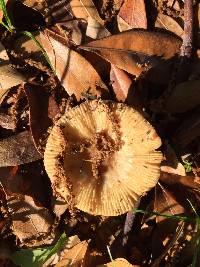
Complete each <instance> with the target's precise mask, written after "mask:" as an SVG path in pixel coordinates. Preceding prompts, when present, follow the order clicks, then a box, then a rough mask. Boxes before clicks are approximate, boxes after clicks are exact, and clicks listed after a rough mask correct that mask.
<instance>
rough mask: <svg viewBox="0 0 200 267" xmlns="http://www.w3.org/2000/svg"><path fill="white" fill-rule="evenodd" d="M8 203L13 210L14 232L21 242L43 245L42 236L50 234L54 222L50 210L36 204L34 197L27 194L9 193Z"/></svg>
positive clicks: (30, 244) (50, 239) (50, 240)
mask: <svg viewBox="0 0 200 267" xmlns="http://www.w3.org/2000/svg"><path fill="white" fill-rule="evenodd" d="M7 205H8V208H9V210H10V211H11V220H12V230H13V233H14V234H15V235H16V236H17V238H18V239H19V240H20V243H22V244H24V243H26V245H27V244H29V246H35V245H37V246H39V245H42V244H43V241H42V240H41V238H42V237H43V238H45V237H46V235H47V234H49V232H50V230H51V225H52V224H53V218H52V217H51V215H50V213H49V211H48V210H47V209H46V208H44V207H40V206H38V205H36V203H35V202H34V199H33V198H32V197H30V196H27V195H25V196H24V195H19V194H18V195H17V196H16V195H12V194H11V195H7ZM40 240H41V241H40ZM51 242H52V238H49V243H51ZM45 243H47V240H45Z"/></svg>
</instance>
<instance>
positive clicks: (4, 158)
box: [0, 131, 42, 167]
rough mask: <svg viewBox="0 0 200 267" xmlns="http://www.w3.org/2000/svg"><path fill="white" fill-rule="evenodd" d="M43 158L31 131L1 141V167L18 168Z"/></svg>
mask: <svg viewBox="0 0 200 267" xmlns="http://www.w3.org/2000/svg"><path fill="white" fill-rule="evenodd" d="M41 158H42V156H41V155H40V154H39V152H38V151H37V150H36V148H35V146H34V143H33V140H32V137H31V134H30V132H29V131H24V132H21V133H19V134H15V135H12V136H11V137H8V138H5V139H3V140H1V141H0V167H5V166H16V165H20V164H24V163H28V162H32V161H36V160H38V159H41Z"/></svg>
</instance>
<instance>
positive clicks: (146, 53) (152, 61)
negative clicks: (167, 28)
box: [80, 29, 181, 76]
mask: <svg viewBox="0 0 200 267" xmlns="http://www.w3.org/2000/svg"><path fill="white" fill-rule="evenodd" d="M80 47H81V48H83V49H86V50H90V51H92V52H95V53H97V54H99V55H101V56H102V57H104V58H105V59H106V60H108V61H109V62H111V63H112V64H114V65H116V66H117V67H119V68H121V69H123V70H126V71H127V72H129V73H131V74H133V75H136V76H138V75H139V74H140V73H141V72H142V71H143V70H148V69H149V68H152V67H153V66H156V65H157V64H158V63H161V60H163V61H164V60H169V59H171V58H173V57H174V56H176V55H178V54H179V50H180V47H181V40H180V39H179V38H177V37H176V36H174V35H171V34H168V33H163V32H153V31H146V30H138V29H132V30H129V31H125V32H121V33H119V34H115V35H112V36H109V37H106V38H103V39H100V40H96V41H92V42H90V43H88V44H85V45H81V46H80Z"/></svg>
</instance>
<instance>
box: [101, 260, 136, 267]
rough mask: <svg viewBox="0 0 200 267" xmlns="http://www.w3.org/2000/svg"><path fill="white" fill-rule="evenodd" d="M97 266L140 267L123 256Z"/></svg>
mask: <svg viewBox="0 0 200 267" xmlns="http://www.w3.org/2000/svg"><path fill="white" fill-rule="evenodd" d="M97 267H140V266H139V265H132V264H130V263H129V262H128V261H127V260H125V259H124V258H118V259H116V260H114V261H111V262H109V263H106V264H103V265H98V266H97Z"/></svg>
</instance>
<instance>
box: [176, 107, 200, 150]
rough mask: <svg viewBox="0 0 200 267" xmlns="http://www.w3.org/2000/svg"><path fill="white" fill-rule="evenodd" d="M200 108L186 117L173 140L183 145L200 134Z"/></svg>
mask: <svg viewBox="0 0 200 267" xmlns="http://www.w3.org/2000/svg"><path fill="white" fill-rule="evenodd" d="M199 114H200V109H198V110H197V111H195V112H193V113H190V114H189V115H188V116H187V117H185V118H184V120H183V122H182V123H181V125H180V126H179V127H178V128H177V130H176V132H175V134H174V136H173V141H174V142H175V143H178V144H179V145H181V146H182V147H185V146H187V145H188V144H189V143H191V142H192V141H193V140H194V139H196V138H198V137H199V136H200V116H199Z"/></svg>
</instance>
